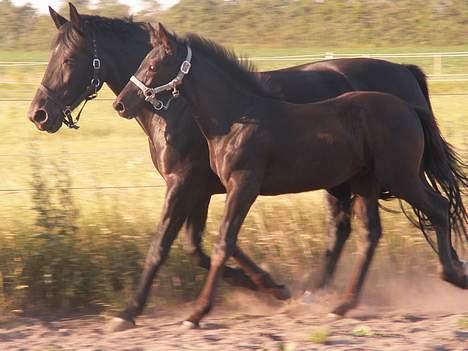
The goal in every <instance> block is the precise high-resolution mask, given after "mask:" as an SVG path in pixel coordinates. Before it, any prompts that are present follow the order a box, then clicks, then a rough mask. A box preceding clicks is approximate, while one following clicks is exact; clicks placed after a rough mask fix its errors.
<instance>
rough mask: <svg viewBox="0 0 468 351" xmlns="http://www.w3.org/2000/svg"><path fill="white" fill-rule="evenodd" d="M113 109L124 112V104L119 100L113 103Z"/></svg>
mask: <svg viewBox="0 0 468 351" xmlns="http://www.w3.org/2000/svg"><path fill="white" fill-rule="evenodd" d="M115 110H116V111H117V112H124V111H125V106H124V104H122V103H121V102H119V103H118V104H116V105H115Z"/></svg>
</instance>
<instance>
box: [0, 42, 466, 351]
mask: <svg viewBox="0 0 468 351" xmlns="http://www.w3.org/2000/svg"><path fill="white" fill-rule="evenodd" d="M242 51H244V52H248V53H249V54H250V56H253V57H259V56H273V55H284V54H289V55H291V54H297V55H300V54H304V53H307V54H309V53H311V52H310V51H308V50H306V49H293V50H288V51H286V50H280V49H276V50H261V51H259V50H249V49H248V48H244V49H243V50H242ZM325 51H326V50H316V52H320V53H323V52H325ZM362 51H369V50H356V49H353V50H352V51H351V50H346V49H341V50H339V51H336V52H337V53H338V52H346V53H350V52H362ZM422 51H467V48H466V47H456V48H427V49H415V48H411V49H409V48H401V49H392V50H384V49H381V51H380V53H388V52H422ZM372 52H378V51H375V50H373V51H372ZM312 53H314V52H312ZM2 60H8V61H28V60H34V61H46V60H47V54H46V53H44V52H33V53H22V52H15V53H6V52H2V53H0V61H2ZM296 63H300V62H293V61H288V62H284V61H281V62H267V61H259V62H258V65H259V68H261V69H273V68H277V67H280V66H286V65H292V64H296ZM406 63H415V64H419V65H421V66H422V67H423V68H425V69H426V70H427V72H428V73H431V72H432V71H431V70H432V65H433V62H432V59H421V60H420V61H418V60H413V59H407V61H406ZM442 68H443V73H444V74H447V73H468V58H466V57H463V58H447V59H444V61H443V66H442ZM43 69H44V66H28V67H0V116H1V117H0V131H1V132H2V135H1V139H0V140H1V142H0V162H1V168H0V223H1V226H0V267H1V268H0V310H3V311H4V312H5V313H6V315H10V314H11V313H12V311H13V310H21V311H25V312H29V313H40V314H43V313H44V311H47V313H48V314H49V315H50V314H51V313H52V314H53V315H61V314H63V313H67V312H77V311H102V310H106V311H113V310H115V309H117V308H119V307H120V306H121V305H122V303H124V301H125V299H126V297H128V296H129V294H130V292H131V288H132V287H133V285H134V282H135V280H136V279H137V278H138V273H139V271H140V265H141V259H142V257H143V255H144V253H145V249H146V247H147V245H148V242H149V238H150V236H151V233H152V229H153V228H154V226H155V225H156V223H157V221H158V216H159V212H160V209H161V206H162V203H163V199H164V191H165V187H164V183H163V181H162V179H161V178H160V177H159V175H158V174H157V172H156V171H155V169H154V168H153V166H152V164H151V161H150V157H149V152H148V146H147V140H146V137H145V136H144V134H143V132H142V131H141V130H140V127H139V126H138V125H137V123H135V122H132V121H127V120H124V119H122V118H118V116H117V115H116V114H115V113H114V112H113V111H112V109H111V107H110V104H111V100H109V99H111V98H112V95H111V94H110V92H109V91H107V90H106V91H103V92H102V93H101V94H100V98H101V100H100V101H93V102H90V103H89V104H88V105H87V107H86V109H85V111H84V114H83V118H82V121H81V123H80V125H81V128H80V129H79V130H78V131H74V130H68V129H65V128H62V129H61V130H60V131H59V133H58V134H57V135H48V134H45V133H40V132H39V131H37V130H36V129H35V128H34V126H33V125H32V124H31V123H30V122H29V121H27V119H26V111H27V108H28V105H29V102H28V101H23V100H29V99H31V97H32V95H33V93H34V89H36V87H37V84H38V82H39V81H40V78H41V75H42V71H43ZM15 82H16V83H15ZM18 82H21V84H17V83H18ZM6 83H15V84H6ZM430 90H431V92H432V93H433V95H432V97H431V101H432V104H433V107H434V110H435V114H436V116H437V118H438V121H439V123H440V126H441V129H442V131H443V134H444V136H445V138H446V139H447V140H448V141H449V142H450V143H452V144H453V145H454V146H455V147H456V148H457V150H458V151H459V153H460V154H461V155H462V157H463V159H464V160H467V159H468V136H467V130H468V129H467V128H468V117H467V104H468V95H466V94H465V95H463V94H460V93H467V94H468V82H467V81H460V82H446V81H443V82H436V81H433V82H431V85H430ZM64 188H65V189H64ZM322 196H323V193H322V192H314V193H306V194H300V195H293V196H292V195H288V196H280V197H274V198H260V199H259V200H258V201H257V203H256V204H255V205H254V207H253V209H252V210H251V212H250V214H249V217H248V219H247V221H246V223H245V225H244V226H243V229H242V232H241V234H240V243H241V246H242V247H244V248H245V249H246V250H247V251H248V252H249V253H251V254H252V255H253V256H254V257H255V259H256V260H257V261H259V262H260V263H261V264H262V266H264V267H265V268H267V269H268V270H269V271H271V272H273V274H274V276H276V277H278V278H279V279H280V280H283V281H285V282H287V283H289V284H292V285H293V286H294V287H296V288H297V289H299V287H305V288H307V287H310V286H311V283H312V282H313V276H314V274H313V273H314V272H316V271H317V269H318V268H319V264H320V262H321V257H322V254H323V251H324V248H325V246H326V240H325V239H326V235H325V233H326V231H325V227H324V225H325V210H324V204H323V199H322ZM223 199H224V197H223V196H215V197H214V199H213V200H212V204H211V206H210V214H209V222H208V228H207V231H206V243H205V246H206V248H207V251H208V252H209V247H210V245H209V243H210V241H211V238H212V237H213V235H214V234H215V233H216V229H217V225H218V223H219V219H220V216H221V213H222V208H223ZM383 205H384V206H385V207H389V208H391V209H398V204H397V203H384V204H383ZM383 222H384V238H383V239H382V241H381V243H380V246H379V249H378V253H377V257H376V262H375V264H374V265H373V267H372V272H371V274H370V277H369V281H368V286H369V289H370V291H371V293H368V295H369V294H370V295H372V291H374V292H375V291H378V292H379V294H382V295H383V297H382V301H383V300H385V299H386V298H388V299H390V298H391V296H390V295H391V292H389V291H386V289H385V284H386V281H387V280H386V279H387V278H388V279H395V280H396V281H399V282H403V281H404V282H405V284H408V282H409V280H408V279H406V278H405V277H408V276H411V275H414V274H417V275H418V277H425V278H427V279H428V280H427V281H428V282H433V281H434V279H435V278H434V277H436V275H437V261H436V257H435V254H434V253H433V252H432V251H431V250H430V248H429V246H428V245H427V243H426V242H425V241H424V238H423V236H422V234H421V233H420V232H419V231H418V230H417V229H415V228H413V227H412V226H411V225H410V224H409V223H408V221H407V220H406V219H405V218H404V216H403V215H402V214H401V213H397V214H395V213H385V214H384V215H383ZM354 228H355V229H357V228H358V226H354ZM356 231H357V230H354V232H356ZM358 237H359V235H353V236H352V238H353V239H352V242H351V243H350V244H349V245H348V247H347V249H346V255H345V256H344V257H343V263H344V264H342V265H341V267H340V268H339V269H340V270H341V273H340V275H339V278H340V277H342V278H344V279H338V281H339V283H338V284H337V287H338V288H342V287H343V284H344V283H345V282H346V281H347V276H348V275H349V273H350V272H351V268H352V262H354V260H355V257H356V254H357V253H358V252H359V250H358V249H359V247H358V245H357V243H358V242H359V240H358ZM465 257H466V253H465ZM425 278H421V281H424V279H425ZM202 279H203V271H201V270H199V269H198V268H194V267H193V266H192V265H191V263H190V260H189V258H188V257H187V256H186V255H185V254H184V253H183V251H182V240H178V241H177V243H176V245H175V247H174V250H173V251H172V254H171V258H170V260H169V262H167V264H166V265H165V267H164V268H163V270H162V272H161V274H160V275H159V278H158V280H157V282H156V285H155V286H156V288H155V289H154V290H155V292H154V296H155V298H153V299H152V301H155V300H156V299H157V300H158V305H159V304H160V303H161V302H165V303H171V302H175V301H178V302H180V301H189V300H191V299H193V298H194V297H195V296H196V294H197V292H198V290H199V287H200V284H201V281H202ZM431 284H432V283H431ZM371 287H373V288H374V289H376V290H374V289H372V288H371ZM412 289H413V290H414V289H416V290H415V291H419V292H420V291H421V290H418V289H417V287H415V286H413V287H412ZM438 289H439V290H438V291H441V292H443V293H445V292H446V293H447V294H452V293H454V292H453V290H452V288H451V287H448V286H447V285H444V284H442V285H441V286H439V288H438ZM444 289H446V290H444ZM455 294H458V293H455ZM453 296H460V295H453ZM452 307H453V306H452ZM462 308H465V311H466V309H467V308H468V307H467V306H464V307H463V306H462ZM454 318H455V317H454ZM457 318H458V317H457ZM459 318H462V317H459ZM96 323H97V322H96ZM298 323H299V322H298ZM314 323H315V322H314ZM450 323H452V322H450ZM267 324H268V323H267ZM292 328H293V327H292ZM332 328H333V327H332ZM0 337H1V335H0ZM465 337H466V336H465ZM0 340H1V339H0ZM275 345H276V344H275ZM275 347H276V346H275Z"/></svg>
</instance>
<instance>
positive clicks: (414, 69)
mask: <svg viewBox="0 0 468 351" xmlns="http://www.w3.org/2000/svg"><path fill="white" fill-rule="evenodd" d="M403 67H405V68H406V69H408V71H410V72H411V74H412V75H413V76H414V78H415V79H416V81H417V82H418V85H419V88H420V89H421V91H422V93H423V95H424V98H425V99H426V102H427V105H428V106H429V109H430V110H431V112H432V105H431V100H430V99H429V87H428V85H427V76H426V73H424V71H423V70H422V69H421V68H420V67H419V66H416V65H407V64H404V65H403Z"/></svg>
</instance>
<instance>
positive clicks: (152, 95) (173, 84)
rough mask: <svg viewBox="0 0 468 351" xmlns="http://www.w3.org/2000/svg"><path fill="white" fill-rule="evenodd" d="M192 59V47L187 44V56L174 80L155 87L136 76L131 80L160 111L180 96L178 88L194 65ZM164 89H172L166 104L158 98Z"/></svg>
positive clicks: (146, 99)
mask: <svg viewBox="0 0 468 351" xmlns="http://www.w3.org/2000/svg"><path fill="white" fill-rule="evenodd" d="M191 61H192V49H191V48H190V46H188V45H187V56H186V58H185V60H184V61H183V62H182V64H181V65H180V69H179V72H178V73H177V76H176V77H175V78H174V79H173V80H171V81H170V82H169V83H167V84H164V85H160V86H158V87H155V88H150V87H148V86H146V85H145V84H144V83H143V82H141V81H140V80H139V79H138V78H137V77H135V76H132V77H131V78H130V81H131V82H132V83H133V84H135V85H136V86H137V87H138V89H140V90H141V91H142V92H143V94H144V95H145V101H147V102H149V103H150V104H151V105H153V107H154V109H155V110H157V111H160V110H162V109H164V110H167V109H168V108H169V105H170V104H171V102H172V100H174V99H176V98H178V97H179V90H178V89H177V87H178V86H179V85H181V84H182V80H183V79H184V77H185V76H186V75H187V74H188V73H189V72H190V67H191V66H192V64H191ZM164 91H172V96H171V98H170V99H169V101H168V102H167V103H166V104H164V102H163V101H162V100H159V99H157V98H156V95H157V94H159V93H162V92H164Z"/></svg>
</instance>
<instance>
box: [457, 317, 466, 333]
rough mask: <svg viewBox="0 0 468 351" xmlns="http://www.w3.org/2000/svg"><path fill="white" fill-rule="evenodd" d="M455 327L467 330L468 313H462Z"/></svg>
mask: <svg viewBox="0 0 468 351" xmlns="http://www.w3.org/2000/svg"><path fill="white" fill-rule="evenodd" d="M457 327H458V328H460V329H464V330H468V314H465V315H463V316H462V317H460V318H459V319H458V320H457Z"/></svg>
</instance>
